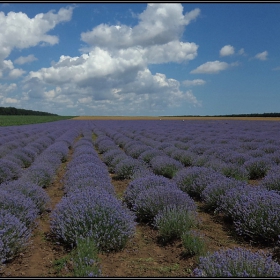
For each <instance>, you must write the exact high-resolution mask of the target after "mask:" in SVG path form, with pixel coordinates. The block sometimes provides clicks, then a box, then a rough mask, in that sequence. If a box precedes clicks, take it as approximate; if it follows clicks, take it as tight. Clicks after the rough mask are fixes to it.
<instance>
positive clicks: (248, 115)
mask: <svg viewBox="0 0 280 280" xmlns="http://www.w3.org/2000/svg"><path fill="white" fill-rule="evenodd" d="M162 117H164V116H162ZM166 117H167V116H166ZM174 117H280V113H262V114H259V113H253V114H232V115H214V116H211V115H206V116H198V115H182V116H174Z"/></svg>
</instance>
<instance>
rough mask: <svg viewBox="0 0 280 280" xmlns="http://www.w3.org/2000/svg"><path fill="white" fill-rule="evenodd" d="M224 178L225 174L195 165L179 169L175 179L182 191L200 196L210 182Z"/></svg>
mask: <svg viewBox="0 0 280 280" xmlns="http://www.w3.org/2000/svg"><path fill="white" fill-rule="evenodd" d="M224 178H225V176H224V175H222V174H221V173H219V172H215V171H214V170H213V169H211V168H206V167H198V166H193V167H189V168H186V169H182V170H180V171H178V172H177V174H176V175H175V176H174V178H173V180H174V181H175V182H176V183H177V185H178V187H179V188H180V189H181V190H182V191H184V192H186V193H187V194H189V195H190V196H195V197H200V196H201V193H202V191H203V190H204V189H205V188H206V186H207V185H208V184H210V183H214V182H218V181H220V180H223V179H224Z"/></svg>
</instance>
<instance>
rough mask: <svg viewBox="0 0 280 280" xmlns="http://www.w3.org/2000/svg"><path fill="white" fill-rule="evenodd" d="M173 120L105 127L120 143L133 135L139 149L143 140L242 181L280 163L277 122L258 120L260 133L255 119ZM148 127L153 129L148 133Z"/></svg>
mask: <svg viewBox="0 0 280 280" xmlns="http://www.w3.org/2000/svg"><path fill="white" fill-rule="evenodd" d="M171 123H172V127H171V126H170V125H169V124H168V122H162V123H161V125H159V122H156V121H155V122H152V121H150V122H149V123H148V122H142V123H141V122H138V123H137V129H135V126H134V127H133V125H135V122H134V123H133V122H130V123H129V122H127V123H124V125H123V123H121V122H119V123H118V124H122V126H123V127H125V129H124V128H122V129H116V130H114V129H113V128H112V127H113V125H112V124H113V123H111V126H110V124H109V125H107V126H106V133H107V134H108V135H111V136H113V137H112V138H115V139H116V136H117V137H118V141H119V143H120V145H123V143H127V142H128V139H127V138H130V140H132V139H133V141H135V144H136V142H137V141H138V142H139V149H140V145H142V146H143V143H144V144H145V145H146V146H150V147H152V148H153V149H158V150H161V151H163V152H165V153H166V154H167V155H169V156H171V157H172V158H174V159H177V160H178V161H180V162H181V163H182V164H184V165H185V166H204V167H211V168H212V169H214V170H215V171H219V172H221V173H223V174H224V175H226V176H228V177H233V178H236V179H241V180H247V179H258V178H263V177H264V176H265V175H266V173H267V171H268V170H269V169H270V168H271V167H272V166H273V165H277V164H279V162H280V153H279V137H278V138H277V137H275V133H276V135H277V133H278V136H279V132H278V131H279V130H278V128H279V125H278V124H275V123H272V122H270V123H269V122H257V123H258V124H263V126H262V127H261V128H262V129H263V128H265V132H264V133H260V132H262V131H261V130H260V129H257V131H252V127H254V125H255V123H253V122H249V123H250V124H251V123H252V125H250V127H248V126H247V125H248V124H247V123H246V122H234V121H233V122H231V123H230V124H226V125H225V124H224V123H223V122H219V121H216V122H212V123H211V122H204V123H203V122H196V123H198V124H199V125H196V123H195V122H186V123H183V124H180V122H175V121H174V122H172V121H171ZM115 124H117V123H116V122H115ZM127 124H128V125H127ZM138 124H140V125H138ZM186 124H189V126H188V129H189V133H186V132H185V131H184V130H182V128H186ZM209 124H210V125H209ZM207 125H209V127H208V126H207ZM161 126H162V127H164V133H163V132H162V131H161V129H158V128H162V127H161ZM174 127H175V128H174ZM268 127H269V129H267V128H268ZM130 128H131V129H130ZM149 130H153V132H152V133H150V132H147V131H149ZM242 130H244V131H242ZM116 131H117V132H116ZM165 131H168V132H169V133H168V134H166V132H165ZM178 131H180V132H179V134H178ZM240 131H241V133H240ZM246 132H247V134H248V136H247V137H246ZM202 133H203V136H201V134H202ZM184 134H185V135H184ZM240 134H241V135H240ZM264 136H265V137H264ZM147 137H149V138H147ZM268 137H271V139H269V138H268ZM139 140H140V141H139ZM143 149H144V147H143Z"/></svg>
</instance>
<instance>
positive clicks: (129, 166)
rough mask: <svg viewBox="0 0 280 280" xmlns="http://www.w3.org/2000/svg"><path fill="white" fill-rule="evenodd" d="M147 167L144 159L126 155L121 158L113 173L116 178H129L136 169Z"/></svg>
mask: <svg viewBox="0 0 280 280" xmlns="http://www.w3.org/2000/svg"><path fill="white" fill-rule="evenodd" d="M141 169H148V166H147V165H146V164H145V162H144V161H141V160H138V159H135V158H132V157H127V158H125V159H123V160H121V161H120V162H119V163H118V164H117V165H116V167H115V174H116V175H117V177H118V178H121V179H129V178H132V176H133V174H134V173H135V172H137V170H141Z"/></svg>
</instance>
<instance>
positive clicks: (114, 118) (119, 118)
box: [72, 116, 280, 121]
mask: <svg viewBox="0 0 280 280" xmlns="http://www.w3.org/2000/svg"><path fill="white" fill-rule="evenodd" d="M72 120H201V121H203V120H244V121H280V117H172V116H170V117H168V116H167V117H157V116H80V117H75V118H73V119H72Z"/></svg>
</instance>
